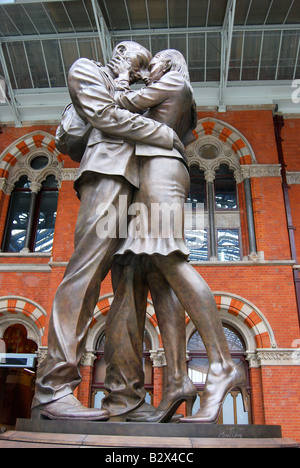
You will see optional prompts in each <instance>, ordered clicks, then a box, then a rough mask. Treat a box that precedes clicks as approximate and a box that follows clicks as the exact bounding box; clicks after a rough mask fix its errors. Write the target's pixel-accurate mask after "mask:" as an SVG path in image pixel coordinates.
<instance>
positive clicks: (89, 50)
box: [78, 39, 98, 60]
mask: <svg viewBox="0 0 300 468" xmlns="http://www.w3.org/2000/svg"><path fill="white" fill-rule="evenodd" d="M78 46H79V53H80V57H85V58H88V59H90V60H97V58H98V57H97V53H96V49H95V42H94V40H93V39H78Z"/></svg>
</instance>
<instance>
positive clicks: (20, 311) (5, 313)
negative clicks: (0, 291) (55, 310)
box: [0, 296, 47, 345]
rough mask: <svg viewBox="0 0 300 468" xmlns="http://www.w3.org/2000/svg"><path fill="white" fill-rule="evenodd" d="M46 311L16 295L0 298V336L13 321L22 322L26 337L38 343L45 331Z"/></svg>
mask: <svg viewBox="0 0 300 468" xmlns="http://www.w3.org/2000/svg"><path fill="white" fill-rule="evenodd" d="M46 315H47V313H46V311H45V310H44V309H43V308H42V307H41V306H40V305H39V304H36V303H35V302H33V301H31V300H30V299H27V298H22V297H18V296H7V297H1V298H0V336H1V335H2V334H3V333H4V331H5V330H6V329H7V328H8V327H9V326H10V325H12V324H13V323H22V324H23V325H24V326H25V328H26V330H27V332H28V338H29V339H32V340H33V341H35V342H36V343H37V344H38V345H39V344H40V341H41V338H42V337H43V335H44V332H45V321H46Z"/></svg>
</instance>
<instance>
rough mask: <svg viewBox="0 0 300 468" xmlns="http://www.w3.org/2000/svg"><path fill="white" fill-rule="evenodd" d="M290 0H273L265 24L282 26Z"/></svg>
mask: <svg viewBox="0 0 300 468" xmlns="http://www.w3.org/2000/svg"><path fill="white" fill-rule="evenodd" d="M290 5H291V0H287V1H285V2H283V1H282V0H273V3H272V7H271V10H270V12H269V15H268V18H267V21H266V24H282V23H283V22H284V20H285V17H286V15H287V12H288V10H289V8H290Z"/></svg>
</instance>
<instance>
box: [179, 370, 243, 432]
mask: <svg viewBox="0 0 300 468" xmlns="http://www.w3.org/2000/svg"><path fill="white" fill-rule="evenodd" d="M213 381H214V382H213ZM234 388H239V389H240V391H241V393H242V398H243V404H244V411H247V412H248V411H249V407H248V400H247V390H246V374H245V370H244V368H243V367H242V366H236V367H234V368H232V370H231V371H230V372H229V373H228V374H227V376H226V375H223V376H222V375H221V376H219V378H217V379H216V378H215V379H213V378H212V379H211V382H209V380H208V382H207V385H206V388H205V390H204V394H203V397H202V399H201V407H200V409H199V411H197V413H196V414H194V415H192V416H187V417H185V418H181V419H180V422H183V423H202V424H204V423H205V424H207V423H210V424H215V423H216V422H217V420H218V418H219V416H220V413H221V410H222V405H223V403H224V400H225V398H226V396H227V395H228V393H229V392H231V391H232V390H233V389H234Z"/></svg>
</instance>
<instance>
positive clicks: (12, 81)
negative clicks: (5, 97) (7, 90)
mask: <svg viewBox="0 0 300 468" xmlns="http://www.w3.org/2000/svg"><path fill="white" fill-rule="evenodd" d="M2 50H3V54H4V59H5V63H6V66H7V70H8V74H9V79H10V83H11V85H12V87H13V89H17V83H16V81H15V77H14V74H13V70H12V66H11V63H10V58H9V56H8V44H4V43H3V45H2ZM1 73H2V76H3V77H4V71H3V68H2V66H1Z"/></svg>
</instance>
